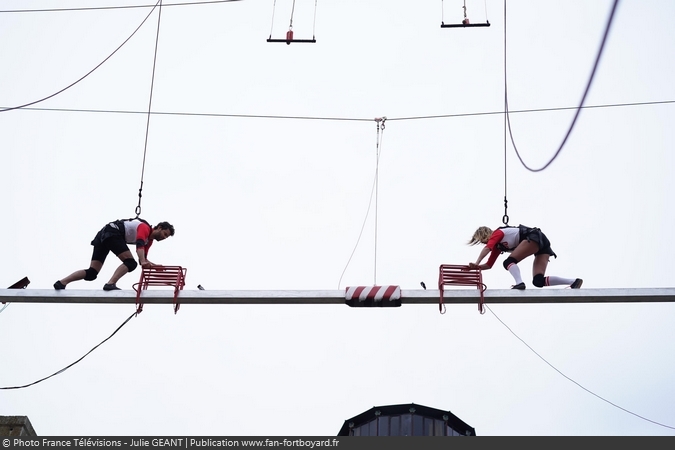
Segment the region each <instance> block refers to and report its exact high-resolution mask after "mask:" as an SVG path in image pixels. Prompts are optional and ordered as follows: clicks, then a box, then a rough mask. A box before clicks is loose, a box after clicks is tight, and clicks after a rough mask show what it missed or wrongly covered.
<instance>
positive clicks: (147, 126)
mask: <svg viewBox="0 0 675 450" xmlns="http://www.w3.org/2000/svg"><path fill="white" fill-rule="evenodd" d="M161 20H162V0H159V10H158V14H157V35H156V36H155V54H154V57H153V59H152V80H151V81H150V100H149V101H148V119H147V122H146V125H145V144H144V146H143V166H142V168H141V186H140V188H139V189H138V206H137V207H136V217H139V216H140V215H141V197H142V194H141V191H142V190H143V177H144V176H145V156H146V154H147V151H148V134H149V132H150V112H151V111H152V92H153V90H154V86H155V67H156V65H157V47H158V46H159V25H160V22H161Z"/></svg>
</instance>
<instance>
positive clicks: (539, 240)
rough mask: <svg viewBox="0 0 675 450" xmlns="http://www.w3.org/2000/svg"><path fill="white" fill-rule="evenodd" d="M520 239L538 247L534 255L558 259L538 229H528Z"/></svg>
mask: <svg viewBox="0 0 675 450" xmlns="http://www.w3.org/2000/svg"><path fill="white" fill-rule="evenodd" d="M521 238H522V239H526V240H527V241H529V242H534V243H535V244H537V245H539V251H538V252H537V253H535V255H551V256H553V257H554V258H557V257H558V255H556V254H555V252H554V251H553V249H551V242H550V241H549V240H548V238H547V237H546V235H545V234H544V233H542V231H541V230H540V229H539V228H530V229H529V230H528V231H527V232H526V233H524V234H523V235H522V237H521Z"/></svg>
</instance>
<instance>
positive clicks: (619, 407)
mask: <svg viewBox="0 0 675 450" xmlns="http://www.w3.org/2000/svg"><path fill="white" fill-rule="evenodd" d="M485 306H486V308H487V309H488V310H489V311H490V312H491V313H492V315H493V316H495V318H496V319H497V320H498V321H499V322H500V323H501V324H502V325H504V327H506V329H507V330H509V331H510V332H511V334H512V335H514V336H515V337H516V338H517V339H518V340H519V341H520V342H522V343H523V344H524V345H525V346H526V347H527V348H528V349H530V351H531V352H532V353H534V354H535V355H537V357H538V358H539V359H541V360H542V361H544V362H545V363H546V364H547V365H548V366H549V367H550V368H551V369H553V370H555V371H556V372H558V373H559V374H560V375H562V376H563V377H564V378H566V379H567V380H568V381H571V382H572V383H574V384H576V385H577V386H578V387H580V388H581V389H583V390H584V391H586V392H588V393H589V394H591V395H593V396H595V397H597V398H599V399H600V400H602V401H603V402H606V403H609V404H610V405H612V406H614V407H615V408H618V409H620V410H622V411H624V412H627V413H628V414H632V415H633V416H635V417H638V418H640V419H642V420H646V421H647V422H651V423H653V424H655V425H659V426H662V427H665V428H670V429H671V430H675V427H672V426H669V425H665V424H662V423H659V422H656V421H654V420H651V419H648V418H646V417H643V416H641V415H639V414H636V413H634V412H632V411H629V410H627V409H626V408H622V407H621V406H619V405H617V404H616V403H613V402H611V401H609V400H607V399H606V398H603V397H601V396H599V395H598V394H596V393H595V392H593V391H591V390H590V389H587V388H585V387H584V386H582V385H581V384H579V383H578V382H576V381H574V380H573V379H572V378H570V377H568V376H567V375H565V374H564V373H562V371H560V370H559V369H558V368H556V367H555V366H554V365H553V364H551V363H550V362H548V361H547V360H546V358H544V357H543V356H541V355H540V354H539V353H537V352H536V351H535V350H534V349H533V348H532V347H531V346H530V345H529V344H528V343H527V342H525V341H524V340H523V339H522V338H521V337H520V336H518V335H517V334H516V333H515V332H514V331H513V330H512V329H511V328H510V327H509V326H508V325H506V324H505V323H504V321H502V319H500V318H499V316H497V314H495V313H494V311H492V309H490V307H489V306H487V305H485Z"/></svg>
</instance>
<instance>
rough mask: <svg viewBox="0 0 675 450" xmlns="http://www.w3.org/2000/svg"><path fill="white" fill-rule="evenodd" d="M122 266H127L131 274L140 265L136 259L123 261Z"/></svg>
mask: <svg viewBox="0 0 675 450" xmlns="http://www.w3.org/2000/svg"><path fill="white" fill-rule="evenodd" d="M122 264H124V265H125V266H127V269H129V272H133V271H134V269H136V267H138V263H137V262H136V260H135V259H134V258H127V259H125V260H124V261H122Z"/></svg>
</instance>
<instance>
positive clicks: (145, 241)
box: [136, 222, 152, 254]
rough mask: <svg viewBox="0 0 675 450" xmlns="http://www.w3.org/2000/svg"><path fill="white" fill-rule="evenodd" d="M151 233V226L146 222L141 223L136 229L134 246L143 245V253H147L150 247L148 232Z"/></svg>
mask: <svg viewBox="0 0 675 450" xmlns="http://www.w3.org/2000/svg"><path fill="white" fill-rule="evenodd" d="M151 233H152V228H150V225H148V224H147V223H143V222H142V223H141V224H140V225H138V229H136V247H145V253H146V254H147V253H148V249H149V248H150V245H151V244H150V245H149V241H150V234H151Z"/></svg>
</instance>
